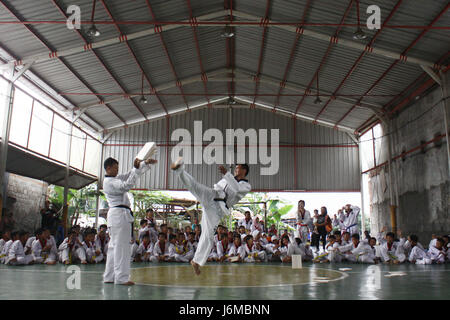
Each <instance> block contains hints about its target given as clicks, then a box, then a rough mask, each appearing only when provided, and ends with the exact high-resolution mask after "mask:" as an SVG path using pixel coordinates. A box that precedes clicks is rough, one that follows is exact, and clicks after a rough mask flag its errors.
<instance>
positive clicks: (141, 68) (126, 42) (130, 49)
mask: <svg viewBox="0 0 450 320" xmlns="http://www.w3.org/2000/svg"><path fill="white" fill-rule="evenodd" d="M100 1H101V3H102V5H103V7H104V8H105V11H106V13H107V14H108V16H109V17H110V18H111V20H112V21H114V22H115V19H114V17H113V15H112V13H111V11H110V10H109V8H108V6H107V5H106V3H105V1H104V0H100ZM114 25H115V27H116V29H117V31H118V32H119V37H120V36H123V33H122V31H121V30H120V28H119V26H118V25H117V24H114ZM124 43H125V45H126V46H127V48H128V51H129V52H130V54H131V56H132V57H133V59H134V61H135V62H136V64H137V66H138V67H139V69H140V70H141V72H142V74H143V75H144V77H145V79H146V80H147V82H148V84H149V86H150V90H152V91H153V85H152V83H151V82H150V79H149V78H148V76H147V74H146V72H145V71H144V68H143V67H142V65H141V63H140V62H139V60H138V59H137V56H136V54H135V52H134V50H133V49H132V48H131V46H130V44H129V43H128V40H127V39H126V38H125V41H124ZM155 96H156V98H157V99H158V101H159V103H160V104H161V107H162V108H163V109H164V111H165V112H166V114H168V113H167V108H166V106H165V105H164V103H163V102H162V101H161V99H160V97H159V96H158V95H157V94H155ZM130 100H131V101H133V104H134V105H136V103H135V102H134V100H133V99H131V98H130ZM144 118H145V119H147V116H146V115H144Z"/></svg>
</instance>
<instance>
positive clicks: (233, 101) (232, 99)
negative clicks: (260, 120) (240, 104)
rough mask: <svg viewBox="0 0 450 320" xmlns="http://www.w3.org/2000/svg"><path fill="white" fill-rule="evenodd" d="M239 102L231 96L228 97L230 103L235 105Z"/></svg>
mask: <svg viewBox="0 0 450 320" xmlns="http://www.w3.org/2000/svg"><path fill="white" fill-rule="evenodd" d="M236 103H237V102H236V100H234V98H233V97H229V98H228V105H234V104H236Z"/></svg>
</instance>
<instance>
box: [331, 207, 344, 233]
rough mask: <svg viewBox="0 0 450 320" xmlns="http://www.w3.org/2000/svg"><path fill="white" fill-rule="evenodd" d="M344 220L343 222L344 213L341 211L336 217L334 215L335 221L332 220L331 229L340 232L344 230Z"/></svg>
mask: <svg viewBox="0 0 450 320" xmlns="http://www.w3.org/2000/svg"><path fill="white" fill-rule="evenodd" d="M344 220H345V213H344V212H343V211H342V212H341V213H339V214H338V215H336V219H334V218H333V219H332V225H333V227H337V228H339V230H340V231H341V232H342V231H344V230H345V227H344Z"/></svg>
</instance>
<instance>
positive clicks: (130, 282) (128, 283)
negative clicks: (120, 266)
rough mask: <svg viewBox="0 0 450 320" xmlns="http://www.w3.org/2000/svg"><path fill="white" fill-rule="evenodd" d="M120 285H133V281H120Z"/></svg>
mask: <svg viewBox="0 0 450 320" xmlns="http://www.w3.org/2000/svg"><path fill="white" fill-rule="evenodd" d="M120 285H122V286H134V282H133V281H128V282H125V283H120Z"/></svg>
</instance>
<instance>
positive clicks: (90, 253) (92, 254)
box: [82, 241, 103, 263]
mask: <svg viewBox="0 0 450 320" xmlns="http://www.w3.org/2000/svg"><path fill="white" fill-rule="evenodd" d="M82 245H83V248H84V251H85V252H86V261H88V262H92V263H93V262H95V263H99V262H102V261H103V253H102V252H101V251H102V250H101V247H97V243H96V242H95V241H92V242H86V241H83V243H82ZM97 250H99V251H100V254H99V255H97Z"/></svg>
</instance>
